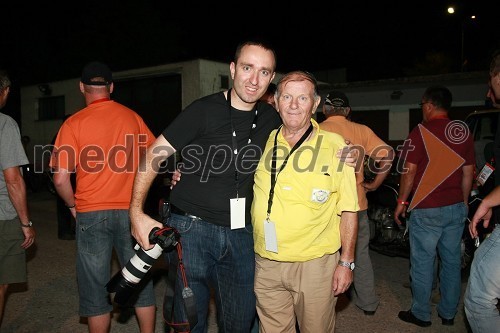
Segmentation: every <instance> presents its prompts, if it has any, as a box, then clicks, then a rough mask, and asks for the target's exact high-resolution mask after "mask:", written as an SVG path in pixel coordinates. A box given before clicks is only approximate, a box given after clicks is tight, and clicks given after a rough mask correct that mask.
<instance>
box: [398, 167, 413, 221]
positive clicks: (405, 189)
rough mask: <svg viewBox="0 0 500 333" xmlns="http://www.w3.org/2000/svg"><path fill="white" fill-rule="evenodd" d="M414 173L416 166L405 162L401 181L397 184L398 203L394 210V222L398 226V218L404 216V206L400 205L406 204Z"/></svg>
mask: <svg viewBox="0 0 500 333" xmlns="http://www.w3.org/2000/svg"><path fill="white" fill-rule="evenodd" d="M416 173H417V165H416V164H413V163H410V162H407V161H405V164H404V169H403V173H402V174H401V179H400V182H399V183H400V184H399V194H398V203H397V204H396V209H395V210H394V220H395V221H396V223H397V224H399V225H401V221H400V220H399V216H400V215H401V216H403V217H405V216H406V205H404V204H402V202H407V201H408V198H409V197H410V193H411V189H412V188H413V181H414V180H415V174H416Z"/></svg>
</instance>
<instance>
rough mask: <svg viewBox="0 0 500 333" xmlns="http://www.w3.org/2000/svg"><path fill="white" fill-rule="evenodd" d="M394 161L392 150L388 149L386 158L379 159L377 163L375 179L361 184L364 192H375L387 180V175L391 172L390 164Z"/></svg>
mask: <svg viewBox="0 0 500 333" xmlns="http://www.w3.org/2000/svg"><path fill="white" fill-rule="evenodd" d="M393 160H394V150H393V149H392V148H388V153H387V156H385V157H384V158H382V159H380V160H379V161H378V162H377V163H378V166H377V170H376V172H375V178H374V179H373V181H371V182H370V183H363V187H364V188H365V189H366V191H375V190H376V189H377V188H379V186H380V185H382V183H383V182H384V180H385V179H386V178H387V175H388V174H389V173H390V172H391V166H392V162H393Z"/></svg>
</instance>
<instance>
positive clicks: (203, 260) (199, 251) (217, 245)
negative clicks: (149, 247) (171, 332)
mask: <svg viewBox="0 0 500 333" xmlns="http://www.w3.org/2000/svg"><path fill="white" fill-rule="evenodd" d="M168 225H169V226H171V227H174V228H176V229H177V231H179V233H180V236H181V238H180V241H181V244H182V257H183V263H184V266H185V271H186V277H187V282H188V285H189V287H190V288H191V289H192V290H193V293H194V296H195V299H196V307H197V312H198V324H197V325H196V326H195V327H194V328H193V329H192V330H191V333H206V332H207V314H208V307H209V302H210V297H211V292H210V289H211V288H213V289H214V298H215V304H216V308H217V324H218V327H219V332H221V333H223V332H227V333H248V332H250V328H251V326H252V324H253V321H254V318H255V313H256V311H255V294H254V291H253V282H254V274H255V254H254V249H253V235H252V233H253V228H252V225H251V224H248V225H247V226H246V227H245V228H242V229H234V230H231V228H230V227H223V226H218V225H215V224H212V223H209V222H206V221H204V220H202V219H199V218H192V217H188V216H181V215H177V214H172V216H171V217H170V218H169V220H168ZM165 255H166V260H167V264H170V262H171V261H172V260H174V261H175V260H177V251H171V252H167V253H166V254H165ZM182 287H183V284H182V279H181V275H180V270H179V269H178V271H177V282H176V288H175V296H174V299H175V300H174V321H175V322H176V323H180V322H186V321H187V318H186V314H185V311H184V307H183V303H182V297H181V292H182Z"/></svg>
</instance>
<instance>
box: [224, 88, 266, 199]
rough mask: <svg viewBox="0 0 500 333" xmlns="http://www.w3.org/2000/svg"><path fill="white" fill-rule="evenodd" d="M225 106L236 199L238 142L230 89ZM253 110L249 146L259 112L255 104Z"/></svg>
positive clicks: (238, 183)
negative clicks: (227, 116)
mask: <svg viewBox="0 0 500 333" xmlns="http://www.w3.org/2000/svg"><path fill="white" fill-rule="evenodd" d="M226 101H227V106H228V111H229V121H230V122H231V139H232V141H231V142H232V148H233V149H232V150H233V154H234V182H235V186H236V197H237V198H238V197H239V195H238V189H239V187H240V182H239V173H238V164H237V163H236V162H237V160H238V141H237V140H236V131H235V130H234V125H233V115H232V112H231V108H232V107H231V89H229V90H228V91H227V99H226ZM254 110H255V115H254V117H253V121H252V127H251V128H250V133H249V135H248V141H247V144H250V143H251V142H252V135H253V131H254V129H255V128H256V127H257V115H258V113H259V111H258V110H257V103H255V106H254Z"/></svg>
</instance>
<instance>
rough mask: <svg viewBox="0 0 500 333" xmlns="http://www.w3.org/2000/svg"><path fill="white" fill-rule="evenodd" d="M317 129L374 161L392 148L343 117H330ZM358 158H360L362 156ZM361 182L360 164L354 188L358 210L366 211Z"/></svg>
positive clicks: (387, 153)
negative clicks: (335, 134)
mask: <svg viewBox="0 0 500 333" xmlns="http://www.w3.org/2000/svg"><path fill="white" fill-rule="evenodd" d="M319 127H320V128H321V129H322V130H325V131H329V132H333V133H337V134H340V135H341V136H343V137H344V139H347V140H349V141H350V142H351V143H352V144H353V145H354V146H361V147H362V149H363V150H364V154H365V155H367V156H370V157H371V158H373V159H374V160H376V161H379V160H381V159H382V158H384V157H387V156H388V155H389V151H390V150H392V148H391V147H390V146H389V145H387V144H386V143H385V142H384V141H383V140H382V139H380V138H379V137H378V136H377V135H376V134H375V133H374V132H373V131H372V130H371V128H369V127H368V126H366V125H363V124H358V123H355V122H352V121H350V120H348V119H346V117H344V116H330V117H328V118H327V119H325V120H324V121H323V122H321V123H320V124H319ZM361 147H360V148H361ZM359 158H362V156H360V157H359ZM363 181H364V176H363V164H361V170H356V187H357V192H358V204H359V209H360V210H365V209H368V200H367V199H366V191H365V189H364V187H363V186H362V184H363Z"/></svg>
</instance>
